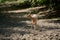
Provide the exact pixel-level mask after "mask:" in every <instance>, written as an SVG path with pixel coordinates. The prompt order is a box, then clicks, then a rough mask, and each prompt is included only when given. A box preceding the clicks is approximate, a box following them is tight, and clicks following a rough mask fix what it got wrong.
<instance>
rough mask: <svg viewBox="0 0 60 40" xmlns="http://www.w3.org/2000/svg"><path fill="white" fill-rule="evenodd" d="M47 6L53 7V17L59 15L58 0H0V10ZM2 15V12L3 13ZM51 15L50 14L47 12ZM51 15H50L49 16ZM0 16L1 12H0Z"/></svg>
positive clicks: (59, 2)
mask: <svg viewBox="0 0 60 40" xmlns="http://www.w3.org/2000/svg"><path fill="white" fill-rule="evenodd" d="M43 5H45V6H47V7H48V8H49V9H53V10H55V11H56V12H55V13H54V15H55V16H54V17H60V14H59V13H60V12H59V11H60V0H0V11H2V10H6V9H8V10H11V9H12V10H16V9H24V8H30V7H37V6H43ZM3 15H4V14H3ZM48 15H50V16H48V17H53V15H52V14H48ZM51 15H52V16H51ZM0 16H1V13H0Z"/></svg>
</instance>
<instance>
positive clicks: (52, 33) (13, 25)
mask: <svg viewBox="0 0 60 40" xmlns="http://www.w3.org/2000/svg"><path fill="white" fill-rule="evenodd" d="M37 24H38V25H37V26H36V27H35V28H37V29H35V30H34V28H33V26H32V25H31V24H30V21H21V22H18V21H17V22H12V21H8V22H0V40H60V21H59V20H58V19H41V20H38V22H37Z"/></svg>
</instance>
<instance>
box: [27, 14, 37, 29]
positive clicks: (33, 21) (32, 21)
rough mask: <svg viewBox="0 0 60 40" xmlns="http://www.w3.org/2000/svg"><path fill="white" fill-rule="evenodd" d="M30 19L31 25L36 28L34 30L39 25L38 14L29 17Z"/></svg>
mask: <svg viewBox="0 0 60 40" xmlns="http://www.w3.org/2000/svg"><path fill="white" fill-rule="evenodd" d="M27 17H28V18H29V19H31V24H32V25H33V26H34V29H35V27H36V25H37V15H36V14H29V15H28V16H27Z"/></svg>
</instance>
